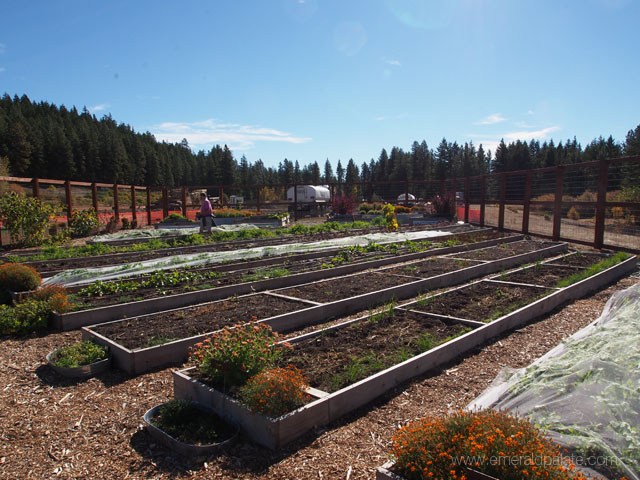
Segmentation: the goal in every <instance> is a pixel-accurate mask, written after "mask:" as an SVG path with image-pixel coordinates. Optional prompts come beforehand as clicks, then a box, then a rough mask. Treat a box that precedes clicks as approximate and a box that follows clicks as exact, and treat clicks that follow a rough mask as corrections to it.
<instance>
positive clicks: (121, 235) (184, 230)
mask: <svg viewBox="0 0 640 480" xmlns="http://www.w3.org/2000/svg"><path fill="white" fill-rule="evenodd" d="M258 228H259V227H258V226H256V225H253V224H250V223H243V224H238V225H221V226H219V227H213V228H212V229H211V231H212V232H231V231H238V230H257V229H258ZM199 231H200V225H199V224H195V226H193V227H181V228H158V229H151V228H147V229H145V230H129V231H125V232H117V233H107V234H105V235H97V236H95V237H92V238H91V241H93V242H96V243H106V242H114V241H117V240H135V239H138V238H148V239H151V238H163V237H175V236H180V235H193V234H194V233H198V232H199Z"/></svg>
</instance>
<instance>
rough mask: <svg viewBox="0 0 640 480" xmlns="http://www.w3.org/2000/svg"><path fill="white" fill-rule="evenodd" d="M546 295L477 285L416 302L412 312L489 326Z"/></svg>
mask: <svg viewBox="0 0 640 480" xmlns="http://www.w3.org/2000/svg"><path fill="white" fill-rule="evenodd" d="M549 292H550V290H548V289H545V288H539V287H535V286H525V285H510V284H508V283H495V282H489V281H481V282H477V283H473V284H471V285H468V286H464V287H460V288H457V289H454V290H451V291H449V292H447V293H446V294H442V295H436V296H433V297H428V298H426V299H424V300H419V301H418V303H417V304H416V307H415V308H416V310H419V311H421V312H425V313H433V314H436V315H443V316H447V317H453V318H462V319H466V320H475V321H476V322H490V321H492V320H494V319H496V318H500V317H503V316H504V315H505V314H506V313H508V312H511V311H513V310H517V309H518V308H520V307H522V306H524V305H527V304H529V303H531V302H533V301H534V300H535V299H537V298H540V297H541V296H543V295H546V294H548V293H549Z"/></svg>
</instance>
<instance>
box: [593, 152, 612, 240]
mask: <svg viewBox="0 0 640 480" xmlns="http://www.w3.org/2000/svg"><path fill="white" fill-rule="evenodd" d="M609 163H610V162H609V160H601V161H600V167H599V169H598V198H597V200H596V201H597V203H596V226H595V232H594V233H595V235H594V238H593V246H594V247H595V248H602V246H603V245H604V216H605V202H606V201H607V187H608V183H609Z"/></svg>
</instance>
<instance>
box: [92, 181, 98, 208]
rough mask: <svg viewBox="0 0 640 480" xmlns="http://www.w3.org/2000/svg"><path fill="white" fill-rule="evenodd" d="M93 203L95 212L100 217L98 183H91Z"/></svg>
mask: <svg viewBox="0 0 640 480" xmlns="http://www.w3.org/2000/svg"><path fill="white" fill-rule="evenodd" d="M91 203H92V205H93V210H94V211H95V212H96V215H98V186H97V185H96V182H92V183H91Z"/></svg>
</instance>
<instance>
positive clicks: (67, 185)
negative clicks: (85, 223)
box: [64, 180, 73, 224]
mask: <svg viewBox="0 0 640 480" xmlns="http://www.w3.org/2000/svg"><path fill="white" fill-rule="evenodd" d="M64 193H65V197H66V200H67V224H69V222H70V221H71V213H72V212H73V199H72V198H71V182H70V181H69V180H67V181H66V182H64Z"/></svg>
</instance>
